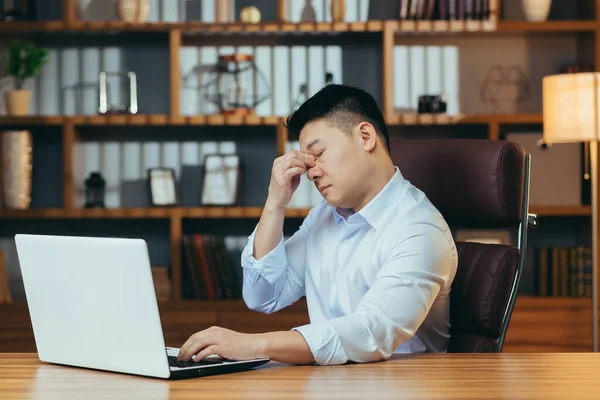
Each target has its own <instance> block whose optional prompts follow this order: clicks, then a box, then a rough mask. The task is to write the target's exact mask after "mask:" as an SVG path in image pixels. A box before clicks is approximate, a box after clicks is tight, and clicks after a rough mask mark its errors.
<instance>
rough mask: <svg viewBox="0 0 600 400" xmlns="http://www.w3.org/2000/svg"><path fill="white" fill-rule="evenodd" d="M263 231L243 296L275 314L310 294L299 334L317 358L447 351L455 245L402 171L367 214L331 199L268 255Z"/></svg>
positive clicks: (249, 250) (247, 263)
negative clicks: (340, 206)
mask: <svg viewBox="0 0 600 400" xmlns="http://www.w3.org/2000/svg"><path fill="white" fill-rule="evenodd" d="M255 234H256V228H255V230H254V232H253V233H252V234H251V235H250V236H249V238H248V243H247V245H246V247H245V248H244V252H243V253H242V267H243V272H244V274H243V276H244V284H243V297H244V300H245V302H246V304H247V305H248V307H249V308H250V309H252V310H256V311H261V312H264V313H273V312H276V311H278V310H280V309H282V308H284V307H287V306H289V305H290V304H292V303H294V302H296V301H297V300H298V299H300V298H301V297H302V296H305V297H306V303H307V306H308V313H309V317H310V324H308V325H304V326H299V327H296V328H294V330H297V331H298V332H300V333H301V334H302V335H303V337H304V339H305V340H306V342H307V344H308V346H309V348H310V350H311V351H312V354H313V355H314V358H315V362H316V363H317V364H321V365H327V364H343V363H346V362H347V361H355V362H369V361H376V360H381V359H385V358H387V357H389V356H390V355H391V354H392V353H396V352H411V353H412V352H445V351H447V346H448V339H449V329H450V324H449V314H450V309H449V304H450V286H451V284H452V281H453V279H454V276H455V273H456V267H457V263H458V255H457V251H456V247H455V245H454V240H453V238H452V233H451V231H450V229H449V227H448V226H447V224H446V222H445V220H444V219H443V217H442V216H441V214H440V213H439V211H438V210H437V209H436V208H435V207H434V206H433V205H432V204H431V202H430V201H429V200H428V199H427V197H426V196H425V195H424V194H423V192H421V191H420V190H419V189H417V188H416V187H415V186H414V185H412V184H411V183H410V182H409V181H407V180H406V179H404V177H403V176H402V174H401V173H400V171H399V170H398V168H397V167H396V173H395V174H394V176H393V178H392V179H391V180H390V181H389V182H388V184H387V185H386V186H385V187H384V188H383V189H382V190H381V192H379V194H378V195H377V196H375V198H373V199H372V200H371V201H370V202H369V203H368V204H367V205H366V206H365V207H364V208H363V209H362V210H360V211H359V212H358V213H354V212H353V211H352V210H341V209H336V208H335V207H332V206H330V205H328V204H327V203H326V202H325V201H323V202H322V203H321V204H320V205H318V206H316V207H314V208H313V209H311V210H310V212H309V214H308V216H307V217H306V218H305V219H304V221H303V223H302V225H301V226H300V228H299V230H298V231H297V232H295V233H294V235H293V236H292V237H290V238H289V239H287V240H284V237H283V235H282V237H281V240H280V242H279V244H278V245H277V247H276V248H275V249H273V250H272V251H271V252H270V253H269V254H267V255H266V256H264V257H263V258H262V259H260V260H256V259H255V258H254V256H253V249H254V237H255Z"/></svg>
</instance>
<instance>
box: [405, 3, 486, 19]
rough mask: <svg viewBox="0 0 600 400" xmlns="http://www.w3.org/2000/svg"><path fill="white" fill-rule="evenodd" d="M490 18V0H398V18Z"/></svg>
mask: <svg viewBox="0 0 600 400" xmlns="http://www.w3.org/2000/svg"><path fill="white" fill-rule="evenodd" d="M489 18H490V0H400V20H413V21H419V20H424V21H427V20H429V21H432V20H450V21H468V20H487V19H489Z"/></svg>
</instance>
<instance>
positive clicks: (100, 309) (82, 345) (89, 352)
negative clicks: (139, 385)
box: [15, 234, 170, 378]
mask: <svg viewBox="0 0 600 400" xmlns="http://www.w3.org/2000/svg"><path fill="white" fill-rule="evenodd" d="M15 241H16V247H17V253H18V257H19V264H20V267H21V271H22V275H23V283H24V286H25V295H26V296H27V303H28V307H29V312H30V315H31V323H32V325H33V331H34V336H35V341H36V345H37V350H38V353H39V358H40V360H41V361H45V362H52V363H59V364H66V365H73V366H80V367H87V368H95V369H103V370H109V371H117V372H124V373H132V374H140V375H147V376H155V377H163V378H167V377H169V375H170V372H169V365H168V361H167V357H166V349H165V342H164V336H163V332H162V326H161V322H160V315H159V310H158V304H157V299H156V294H155V289H154V284H153V280H152V271H151V265H150V260H149V256H148V249H147V244H146V242H145V241H144V240H142V239H118V238H91V237H69V236H49V235H25V234H18V235H16V236H15Z"/></svg>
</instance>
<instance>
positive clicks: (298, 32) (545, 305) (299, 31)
mask: <svg viewBox="0 0 600 400" xmlns="http://www.w3.org/2000/svg"><path fill="white" fill-rule="evenodd" d="M263 2H264V1H263ZM588 2H589V4H590V6H592V7H593V8H595V10H600V0H588ZM273 3H275V4H276V9H277V12H276V20H275V21H268V20H265V21H263V22H261V23H259V24H243V23H239V22H232V23H226V24H222V23H204V22H198V21H155V22H147V23H125V22H121V21H80V20H78V17H77V13H76V2H75V0H62V16H61V19H60V20H51V21H32V22H0V31H2V32H5V33H6V34H7V38H8V37H14V38H18V37H31V38H34V39H35V40H38V39H39V38H41V37H45V36H48V37H53V36H56V37H77V38H80V37H85V39H78V40H84V41H85V42H86V43H94V41H95V40H98V41H101V42H103V41H105V40H109V39H106V38H110V40H112V39H114V38H115V37H117V38H120V37H127V40H131V41H135V40H140V41H143V40H144V38H145V37H146V35H148V36H149V37H150V36H151V37H153V38H154V37H158V38H160V40H161V43H164V44H166V46H167V47H168V52H167V54H168V60H167V61H166V65H167V66H168V76H165V77H164V78H165V79H166V80H167V81H168V93H165V96H166V97H168V106H167V107H166V109H165V110H162V112H160V113H142V114H138V115H107V116H105V115H82V114H78V113H75V114H72V115H30V116H26V117H9V116H0V129H2V130H5V129H17V128H24V129H27V128H31V129H32V130H39V131H40V132H45V129H46V128H50V127H51V128H53V129H54V130H53V131H52V132H58V133H59V134H58V135H57V139H56V140H57V141H59V142H60V146H61V149H62V152H63V154H64V155H65V156H64V158H63V159H62V166H61V168H62V187H61V189H60V190H61V195H62V199H63V203H62V205H61V206H49V207H39V208H33V209H30V210H25V211H15V210H6V209H0V218H1V219H2V220H4V221H13V223H15V224H18V223H19V222H21V221H25V220H27V221H36V220H39V221H40V224H53V223H58V224H60V223H61V221H63V220H69V221H72V222H76V221H81V223H82V224H85V223H86V221H88V220H114V221H121V220H123V221H125V220H127V221H132V223H137V222H138V221H144V220H161V221H162V220H164V221H165V226H168V232H167V233H166V236H167V237H168V241H169V246H170V254H171V255H170V263H171V269H172V271H173V279H174V281H175V282H173V293H172V298H171V299H170V300H169V301H165V302H162V305H163V307H164V308H165V309H168V310H171V311H172V310H175V309H181V310H183V311H182V312H189V311H190V310H192V309H196V310H201V312H203V313H207V314H206V315H209V314H210V318H208V319H207V318H205V319H206V320H210V323H211V324H215V323H223V322H224V321H225V322H226V321H230V322H229V323H230V325H229V326H231V327H235V326H238V327H239V326H240V325H235V324H234V323H233V322H231V321H233V319H234V318H238V317H239V318H241V319H242V320H249V319H252V318H258V317H257V316H256V315H255V313H250V312H248V311H247V310H246V309H245V307H244V305H243V303H241V302H240V301H226V300H223V301H195V300H183V299H182V298H181V282H180V281H179V282H178V280H179V279H178V277H180V276H181V268H182V259H181V251H180V249H181V239H182V235H183V234H184V231H185V226H186V222H187V221H189V220H198V221H200V223H202V221H204V220H206V223H210V222H211V221H214V220H219V221H225V224H226V225H228V224H230V225H231V226H234V225H236V224H239V223H240V221H246V222H247V221H257V220H258V218H260V214H261V211H262V208H261V207H259V206H255V205H252V206H240V207H172V208H158V207H115V208H108V209H102V210H96V209H82V208H78V207H77V206H76V205H75V201H74V198H75V191H76V186H77V182H76V181H75V178H74V176H75V172H76V171H74V168H75V167H74V160H73V155H72V154H73V152H72V150H73V148H74V146H75V145H76V144H77V143H80V142H82V141H85V140H87V139H89V138H90V137H95V136H97V137H98V138H99V139H101V138H102V136H103V134H104V131H102V130H94V129H95V128H104V127H106V128H111V129H112V128H123V127H125V128H128V129H129V128H130V129H131V136H135V135H136V134H137V132H139V134H140V135H142V134H143V132H144V131H143V129H145V128H149V129H153V128H157V129H163V128H164V129H172V130H174V131H177V130H178V129H197V131H193V132H197V136H198V137H201V136H202V135H203V134H204V133H203V132H204V129H209V130H210V129H222V128H229V127H236V128H241V129H244V131H236V135H237V134H239V136H240V137H245V136H246V132H252V130H253V129H254V128H261V129H263V128H264V129H267V130H268V132H271V134H272V137H273V140H274V143H273V145H274V147H275V152H276V154H282V153H283V152H284V149H285V147H286V143H287V142H288V141H290V140H293V139H294V138H288V136H287V132H286V131H285V130H284V129H283V128H282V127H281V124H282V122H283V121H284V119H285V117H284V116H282V115H247V116H224V115H220V114H193V115H185V114H184V113H183V112H182V109H183V105H182V104H181V90H182V89H181V85H180V82H181V79H182V73H181V68H180V64H181V49H182V48H183V47H185V46H187V45H195V44H197V43H203V42H205V41H215V42H219V41H223V42H224V43H226V44H230V45H236V44H238V43H239V44H240V45H242V44H243V45H249V44H252V43H257V44H259V45H262V44H265V45H276V44H280V43H284V44H285V43H288V42H287V40H290V41H291V42H290V43H294V44H302V43H304V42H306V43H310V44H313V43H315V41H319V40H322V39H323V40H326V41H327V43H332V42H333V41H335V40H338V39H339V40H345V41H353V40H355V39H356V40H357V41H361V43H362V42H366V43H369V45H370V46H372V47H374V48H377V49H379V50H381V53H380V55H381V60H382V62H381V67H380V70H379V76H378V79H380V80H381V82H380V83H378V85H380V87H381V92H380V93H379V96H378V97H379V98H380V99H381V105H382V108H383V110H384V114H385V117H386V120H387V121H388V124H389V125H390V129H391V130H394V129H399V128H402V129H404V128H406V129H412V128H413V127H417V128H423V129H428V128H430V127H431V128H435V129H446V128H448V129H452V132H456V131H460V132H461V135H463V136H467V137H469V136H470V135H472V136H473V137H480V136H481V134H480V133H481V132H484V133H483V135H484V137H487V138H488V139H490V140H498V139H502V138H503V132H504V131H506V129H510V128H511V127H523V126H526V127H536V128H538V129H539V128H540V127H541V125H542V115H541V114H540V113H539V112H535V110H534V111H531V112H530V110H526V111H525V112H518V113H515V114H490V113H479V112H478V113H466V114H462V113H459V114H456V115H418V114H398V113H396V111H395V109H394V85H393V81H394V67H393V51H394V46H396V45H398V44H401V43H404V42H406V41H410V40H420V41H422V42H419V43H425V42H427V43H436V42H437V41H440V40H443V41H450V42H452V41H454V40H463V39H466V40H471V39H472V38H475V39H477V40H479V41H487V40H495V39H497V38H502V37H506V36H507V35H508V36H516V37H530V36H532V35H534V36H535V35H538V36H540V35H542V36H543V35H547V34H548V35H552V36H556V37H563V36H569V37H574V38H575V41H576V46H577V53H578V58H581V59H582V60H583V61H589V60H588V58H589V57H590V56H589V55H581V54H582V53H585V52H586V51H588V50H591V53H590V54H591V58H592V60H591V61H592V62H593V63H594V65H595V66H596V68H598V66H599V65H600V12H595V14H594V15H592V17H593V18H594V19H591V20H590V19H574V18H573V17H571V19H565V20H549V21H545V22H539V23H532V22H527V21H521V20H503V19H502V17H501V11H500V10H501V6H502V4H501V3H500V2H499V0H490V6H491V13H490V15H491V18H490V19H489V20H488V21H423V20H422V21H399V20H394V19H387V20H367V21H358V22H314V23H313V22H311V23H306V22H304V23H302V22H300V23H296V22H290V21H288V20H287V18H286V17H285V16H286V15H287V11H288V10H287V9H286V7H287V2H286V0H273ZM463 95H465V96H468V95H467V94H463ZM195 134H196V133H193V134H191V135H195ZM43 135H45V133H44V134H43ZM50 135H52V134H51V133H48V136H50ZM234 139H235V137H234ZM531 212H533V213H537V214H538V215H539V216H540V217H542V219H541V225H542V226H540V228H538V229H540V230H541V229H543V222H544V219H545V218H556V219H571V218H577V219H584V220H587V219H589V217H590V215H591V208H590V207H589V206H585V205H582V206H573V207H570V206H536V205H535V204H532V206H531ZM307 213H308V209H307V208H298V209H291V208H290V209H289V210H288V211H287V213H286V216H287V217H288V218H289V219H291V220H293V221H294V224H298V223H299V222H301V220H302V218H303V217H304V216H306V215H307ZM15 221H16V222H15ZM246 222H244V223H246ZM15 226H16V225H15ZM224 229H226V228H224ZM589 303H590V302H589V300H587V299H569V298H536V297H533V296H521V297H520V299H519V301H518V302H517V309H516V310H515V317H514V321H513V325H512V326H511V330H509V338H507V349H508V350H510V348H511V345H512V346H514V348H515V349H519V350H522V349H527V348H532V347H531V346H533V345H532V344H531V343H530V344H527V343H524V342H523V341H522V340H524V339H521V335H523V336H525V335H530V336H529V337H535V336H536V335H534V334H530V333H527V332H532V331H535V330H534V327H533V323H532V322H531V321H533V319H534V318H533V317H534V316H535V317H540V318H542V319H544V318H549V317H550V316H551V315H552V316H556V315H558V314H556V313H559V315H560V316H561V317H564V318H565V320H566V321H575V322H573V326H569V325H568V324H564V325H561V327H560V332H558V333H557V334H556V336H552V332H553V331H552V329H551V327H548V329H549V330H548V332H550V333H547V335H548V338H549V339H548V341H547V342H544V343H543V346H546V348H552V349H556V347H553V346H555V344H553V343H552V341H553V340H559V339H556V338H561V339H560V340H563V339H564V337H565V335H567V336H568V335H571V336H569V338H571V337H572V336H573V335H574V336H577V337H579V338H580V339H581V341H580V343H591V338H589V334H587V333H586V332H587V331H591V330H589V329H587V325H586V328H585V329H582V326H583V325H584V322H585V323H587V321H589V319H591V317H588V314H589V315H590V316H591V304H589ZM19 307H22V305H20V306H19ZM551 309H558V310H559V311H551ZM303 311H304V308H303V306H302V305H301V306H299V307H298V308H296V309H295V312H294V313H292V314H290V315H292V317H281V318H283V320H284V321H287V322H289V323H290V325H294V322H293V321H294V319H293V318H300V317H299V315H301V313H302V312H303ZM199 312H200V311H199ZM0 313H1V312H0ZM211 313H214V314H211ZM249 315H250V317H248V316H249ZM524 316H527V317H524ZM285 318H289V319H287V320H286V319H285ZM276 319H277V316H271V317H270V318H269V321H271V322H269V324H275V325H276V322H273V321H276ZM544 320H545V319H544ZM261 321H262V320H261ZM287 322H286V323H287ZM528 324H530V325H531V326H530V325H528ZM256 326H258V325H256ZM268 326H271V325H267V327H266V328H265V329H269V328H268ZM590 326H591V324H590ZM173 329H175V328H173ZM586 329H587V331H586ZM513 332H518V333H519V334H518V335H517V334H513ZM586 335H587V336H586ZM553 338H554V339H553ZM563 341H564V342H567V341H573V339H569V340H563ZM511 343H512V344H511ZM536 345H537V344H536ZM528 346H529V347H528ZM543 346H542V347H543ZM565 346H566V344H565ZM536 348H537V347H536ZM563 348H564V347H563Z"/></svg>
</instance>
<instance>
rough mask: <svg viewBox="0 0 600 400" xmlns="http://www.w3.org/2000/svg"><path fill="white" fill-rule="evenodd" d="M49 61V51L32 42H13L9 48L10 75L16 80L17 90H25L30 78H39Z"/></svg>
mask: <svg viewBox="0 0 600 400" xmlns="http://www.w3.org/2000/svg"><path fill="white" fill-rule="evenodd" d="M47 60H48V50H47V49H43V48H40V47H37V46H36V45H34V44H33V43H32V42H22V41H20V40H15V41H13V42H12V43H11V44H10V46H9V47H8V54H7V64H8V74H9V75H11V76H13V77H14V78H15V88H16V89H17V90H21V89H23V84H24V83H25V81H26V80H27V79H28V78H32V77H35V76H37V75H38V74H39V73H40V69H41V67H42V65H44V63H46V61H47Z"/></svg>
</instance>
